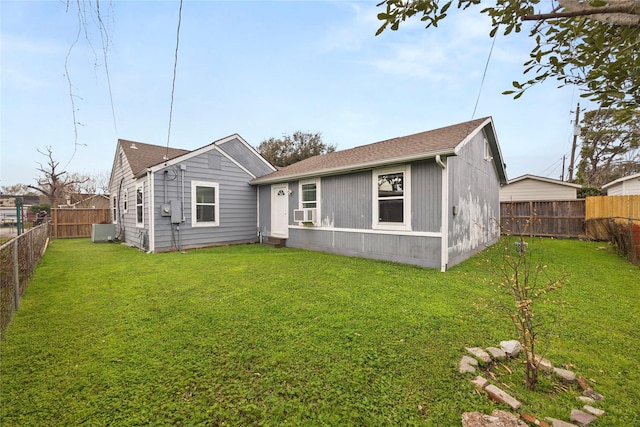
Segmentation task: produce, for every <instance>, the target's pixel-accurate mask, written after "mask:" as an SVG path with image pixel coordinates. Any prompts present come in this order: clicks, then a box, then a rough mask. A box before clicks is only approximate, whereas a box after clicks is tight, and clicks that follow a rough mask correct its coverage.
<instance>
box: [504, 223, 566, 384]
mask: <svg viewBox="0 0 640 427" xmlns="http://www.w3.org/2000/svg"><path fill="white" fill-rule="evenodd" d="M527 225H529V226H532V224H527ZM527 228H528V227H525V229H527ZM531 243H532V244H531V245H529V242H527V241H526V240H525V237H524V235H523V234H522V233H520V234H519V236H517V237H512V236H504V237H503V238H502V239H501V241H500V243H499V244H500V245H501V248H500V249H501V256H500V257H499V260H498V262H496V263H494V265H493V269H494V273H495V275H496V285H497V288H498V289H499V290H501V291H504V292H505V293H507V294H509V295H510V296H511V302H510V303H508V304H506V305H504V306H503V308H504V309H505V311H506V312H507V314H508V316H509V318H510V319H511V322H512V323H513V326H514V327H515V330H516V335H517V338H518V341H519V342H520V344H521V345H522V350H523V352H524V355H525V383H526V386H527V388H529V389H530V390H534V389H535V387H536V383H537V382H538V368H539V366H540V360H541V359H540V358H539V357H537V354H538V353H537V351H538V350H537V347H536V346H537V344H538V342H539V340H538V338H539V333H540V332H541V331H542V330H544V329H545V322H544V320H543V319H542V317H541V316H536V313H535V311H534V307H535V304H536V302H537V301H539V300H541V299H542V300H543V301H544V300H546V298H547V293H549V292H552V291H554V290H555V289H558V288H560V287H562V285H563V284H564V283H565V282H566V278H567V274H566V273H561V274H559V275H558V276H557V277H554V276H552V275H551V274H549V272H548V269H547V265H546V264H545V263H544V257H543V253H542V250H541V248H539V247H538V246H537V244H534V242H533V241H532V242H531ZM538 314H539V313H538Z"/></svg>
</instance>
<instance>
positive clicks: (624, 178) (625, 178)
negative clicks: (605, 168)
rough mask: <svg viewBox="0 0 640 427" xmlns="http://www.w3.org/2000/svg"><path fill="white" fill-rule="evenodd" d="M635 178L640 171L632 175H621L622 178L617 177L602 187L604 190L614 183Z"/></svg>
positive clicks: (638, 176) (638, 175) (639, 174)
mask: <svg viewBox="0 0 640 427" xmlns="http://www.w3.org/2000/svg"><path fill="white" fill-rule="evenodd" d="M635 178H640V173H637V174H634V175H629V176H623V177H622V178H618V179H616V180H615V181H611V182H609V183H607V184H605V185H603V186H602V189H603V190H606V189H607V188H609V187H611V186H612V185H616V184H619V183H621V182H624V181H630V180H632V179H635Z"/></svg>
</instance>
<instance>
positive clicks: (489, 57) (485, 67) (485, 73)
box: [471, 31, 498, 119]
mask: <svg viewBox="0 0 640 427" xmlns="http://www.w3.org/2000/svg"><path fill="white" fill-rule="evenodd" d="M497 33H498V32H497V31H496V35H494V36H493V41H491V49H489V56H488V57H487V63H486V64H485V65H484V72H483V73H482V81H481V82H480V90H478V97H477V98H476V105H474V107H473V114H471V118H472V119H473V118H474V117H475V116H476V109H477V108H478V102H480V94H482V87H483V86H484V78H485V77H486V76H487V69H488V68H489V61H490V60H491V54H492V53H493V46H494V45H495V44H496V39H497V38H498V37H497Z"/></svg>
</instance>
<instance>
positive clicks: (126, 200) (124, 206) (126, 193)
mask: <svg viewBox="0 0 640 427" xmlns="http://www.w3.org/2000/svg"><path fill="white" fill-rule="evenodd" d="M128 209H129V190H126V189H125V190H124V194H123V195H122V211H123V212H124V213H127V211H128Z"/></svg>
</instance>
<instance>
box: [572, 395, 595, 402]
mask: <svg viewBox="0 0 640 427" xmlns="http://www.w3.org/2000/svg"><path fill="white" fill-rule="evenodd" d="M576 399H578V400H579V401H580V402H582V403H595V402H596V401H595V399H592V398H590V397H587V396H578V397H576Z"/></svg>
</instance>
